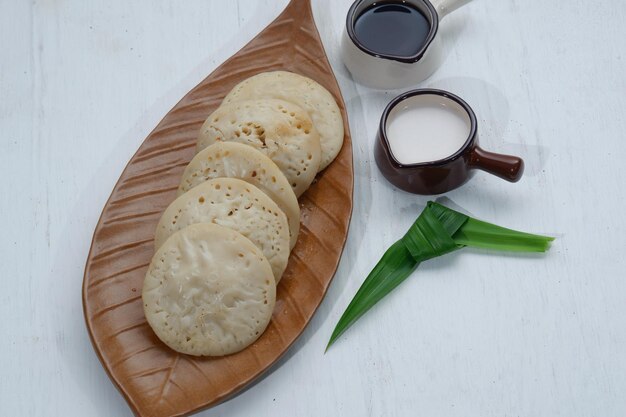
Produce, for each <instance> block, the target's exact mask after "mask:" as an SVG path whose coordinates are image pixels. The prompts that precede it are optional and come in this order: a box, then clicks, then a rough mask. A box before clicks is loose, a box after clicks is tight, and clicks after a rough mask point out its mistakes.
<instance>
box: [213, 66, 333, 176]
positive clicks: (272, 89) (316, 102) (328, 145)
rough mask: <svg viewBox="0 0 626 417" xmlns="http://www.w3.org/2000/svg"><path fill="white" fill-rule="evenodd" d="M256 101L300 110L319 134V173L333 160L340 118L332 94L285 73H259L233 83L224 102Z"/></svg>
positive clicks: (308, 80) (300, 76)
mask: <svg viewBox="0 0 626 417" xmlns="http://www.w3.org/2000/svg"><path fill="white" fill-rule="evenodd" d="M259 98H277V99H281V100H285V101H289V102H292V103H295V104H297V105H298V106H300V107H302V108H303V109H304V110H305V111H306V112H307V113H308V114H309V116H311V120H313V125H314V126H315V128H316V129H317V131H318V132H319V135H320V145H321V147H322V160H321V162H320V167H319V170H320V171H321V170H323V169H324V168H326V167H327V166H328V165H330V163H331V162H332V161H333V160H334V159H335V157H336V156H337V154H338V153H339V151H340V150H341V146H342V145H343V135H344V131H343V119H342V116H341V111H340V110H339V106H337V102H336V101H335V99H334V98H333V96H332V94H330V92H328V90H326V89H325V88H324V87H322V86H321V85H320V84H318V83H317V82H315V81H313V80H312V79H310V78H307V77H304V76H302V75H298V74H294V73H293V72H287V71H271V72H263V73H260V74H257V75H255V76H252V77H250V78H248V79H246V80H244V81H242V82H241V83H239V84H237V85H236V86H235V87H234V88H233V89H232V90H231V92H230V93H228V95H227V96H226V98H225V99H224V103H232V102H236V101H242V100H251V99H259Z"/></svg>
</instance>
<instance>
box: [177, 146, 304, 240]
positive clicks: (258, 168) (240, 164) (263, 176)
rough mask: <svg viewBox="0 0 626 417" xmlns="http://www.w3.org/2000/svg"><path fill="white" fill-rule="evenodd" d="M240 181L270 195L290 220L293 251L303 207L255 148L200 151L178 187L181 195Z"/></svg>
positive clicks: (273, 166) (272, 165) (222, 147)
mask: <svg viewBox="0 0 626 417" xmlns="http://www.w3.org/2000/svg"><path fill="white" fill-rule="evenodd" d="M220 177H229V178H239V179H240V180H244V181H246V182H248V183H250V184H252V185H254V186H256V187H258V188H259V189H260V190H261V191H263V192H264V193H265V194H267V195H268V196H269V197H270V198H271V199H272V200H274V202H275V203H276V204H277V205H278V207H280V209H281V210H282V211H283V213H285V215H286V216H287V222H288V223H289V237H290V243H289V249H293V247H294V246H295V244H296V241H297V240H298V231H299V230H300V206H299V205H298V199H297V198H296V195H295V194H294V192H293V190H292V189H291V186H290V185H289V182H288V181H287V178H285V175H284V174H283V173H282V172H281V171H280V169H278V166H276V164H275V163H274V162H272V160H271V159H269V158H268V157H267V156H265V155H264V154H263V153H261V152H260V151H258V150H256V149H255V148H253V147H252V146H248V145H243V144H241V143H237V142H216V143H214V144H213V145H211V146H209V147H208V148H205V149H203V150H202V151H200V152H199V153H198V154H197V155H196V156H195V157H194V158H193V159H192V160H191V162H190V163H189V165H187V168H185V172H184V173H183V178H182V180H181V181H180V186H179V187H178V195H181V194H183V193H185V192H187V191H189V190H190V189H192V188H193V187H195V186H197V185H199V184H202V183H203V182H204V181H206V180H209V179H213V178H220Z"/></svg>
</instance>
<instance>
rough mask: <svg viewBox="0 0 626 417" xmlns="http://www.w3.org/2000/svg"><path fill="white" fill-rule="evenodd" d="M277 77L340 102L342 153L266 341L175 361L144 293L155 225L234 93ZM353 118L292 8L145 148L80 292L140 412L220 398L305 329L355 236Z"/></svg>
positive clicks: (315, 206)
mask: <svg viewBox="0 0 626 417" xmlns="http://www.w3.org/2000/svg"><path fill="white" fill-rule="evenodd" d="M278 69H282V70H288V71H292V72H296V73H299V74H302V75H305V76H308V77H310V78H312V79H314V80H316V81H318V82H319V83H320V84H322V85H324V86H325V87H326V88H327V89H329V91H331V93H332V94H333V95H334V96H335V98H336V100H337V102H338V103H339V105H340V109H341V111H342V113H343V117H344V124H345V126H344V127H345V132H346V134H345V138H344V145H343V148H342V151H341V153H340V154H339V156H338V157H337V159H336V160H335V162H333V163H332V164H331V166H330V167H329V168H327V169H326V170H325V171H323V172H322V173H320V174H318V176H317V178H316V181H315V183H314V184H313V185H312V187H311V188H310V189H309V190H308V191H307V192H306V193H305V194H304V195H303V196H302V197H301V198H300V204H301V222H302V225H301V230H300V237H299V239H298V242H297V244H296V246H295V248H294V250H293V252H292V254H291V257H290V260H289V264H288V266H287V269H286V271H285V273H284V276H283V279H282V280H281V283H280V285H279V286H278V291H277V301H276V308H275V310H274V314H273V317H272V321H271V323H270V325H269V326H268V328H267V330H266V331H265V333H264V334H263V335H262V336H261V338H259V340H257V341H256V342H255V343H254V344H253V345H251V346H250V347H249V348H247V349H245V350H243V351H241V352H239V353H237V354H234V355H229V356H226V357H223V358H196V357H191V356H187V355H181V354H178V353H176V352H174V351H172V350H171V349H169V348H168V347H166V346H165V345H164V344H162V343H161V342H160V341H159V340H158V338H157V337H156V336H155V335H154V333H153V332H152V330H151V329H150V327H149V326H148V324H147V322H146V320H145V317H144V314H143V306H142V301H141V286H142V282H143V278H144V275H145V272H146V269H147V266H148V264H149V262H150V259H151V258H152V255H153V253H154V247H153V238H154V231H155V227H156V224H157V222H158V220H159V217H160V214H161V213H162V211H163V210H164V209H165V208H166V207H167V205H168V204H169V203H170V202H171V201H173V200H174V198H175V196H176V188H177V186H178V183H179V181H180V176H181V174H182V172H183V169H184V167H185V165H186V164H187V163H188V162H189V161H190V160H191V158H192V157H193V155H194V148H195V140H196V136H197V132H198V129H199V128H200V126H201V125H202V123H203V122H204V120H205V119H206V117H207V116H208V115H209V114H210V113H211V112H212V111H213V110H214V109H215V108H216V107H217V106H218V105H219V103H220V102H221V100H222V98H223V97H224V96H225V95H226V94H227V93H228V91H230V89H231V88H232V87H233V86H234V85H235V84H237V83H238V82H240V81H241V80H243V79H245V78H247V77H249V76H252V75H254V74H257V73H259V72H263V71H271V70H278ZM346 121H347V115H346V114H345V105H344V104H343V100H342V98H341V93H340V91H339V87H338V85H337V83H336V81H335V79H334V76H333V72H332V69H331V67H330V65H329V63H328V61H327V58H326V56H325V53H324V49H323V46H322V44H321V41H320V39H319V35H318V33H317V29H316V27H315V23H314V21H313V16H312V12H311V8H310V4H309V1H308V0H293V1H292V2H291V3H290V4H289V5H288V7H287V8H286V9H285V11H284V12H283V13H282V14H281V15H280V16H279V17H278V18H277V19H276V20H275V21H274V22H273V23H272V24H271V25H270V26H268V27H267V28H266V29H265V30H263V32H262V33H261V34H259V35H258V36H257V37H256V38H255V39H253V40H252V41H251V42H250V43H249V44H248V45H246V46H245V47H244V48H243V49H242V50H241V51H240V52H238V53H237V54H236V55H234V56H233V57H232V58H230V59H229V60H228V61H226V62H225V63H224V64H223V65H221V66H220V67H219V68H218V69H216V70H215V71H214V72H213V73H212V74H211V75H210V76H208V77H207V78H206V79H205V80H203V81H202V82H201V83H200V84H199V85H198V86H196V87H195V88H194V89H193V90H191V91H190V92H189V93H188V94H187V95H186V96H185V97H184V98H183V99H182V100H181V101H180V102H179V103H178V104H177V105H176V106H175V107H174V108H173V109H172V110H171V111H170V112H169V113H168V114H167V115H166V116H165V118H164V119H163V120H162V121H161V122H160V123H159V125H158V126H157V127H156V128H155V129H154V131H153V132H152V133H151V134H150V135H149V136H148V138H147V139H146V140H145V141H144V143H143V144H142V145H141V147H140V148H139V150H138V151H137V153H136V154H135V156H134V157H133V158H132V159H131V161H130V162H129V164H128V166H127V167H126V169H125V170H124V172H123V174H122V176H121V177H120V179H119V181H118V183H117V185H116V186H115V188H114V190H113V192H112V194H111V196H110V198H109V201H108V202H107V204H106V206H105V208H104V210H103V212H102V215H101V218H100V221H99V222H98V225H97V227H96V230H95V233H94V237H93V242H92V247H91V251H90V253H89V256H88V259H87V265H86V268H85V277H84V283H83V303H84V314H85V319H86V322H87V327H88V329H89V332H90V336H91V339H92V343H93V345H94V347H95V349H96V351H97V353H98V356H99V357H100V360H101V362H102V364H103V366H104V367H105V369H106V371H107V373H108V374H109V376H110V378H111V379H112V381H113V382H114V383H115V385H116V386H117V387H118V388H119V390H120V391H121V393H122V394H123V395H124V397H125V398H126V399H127V401H128V403H129V405H130V407H131V408H132V410H133V411H134V412H135V414H136V415H138V416H142V417H171V416H182V415H187V414H189V413H192V412H194V411H197V410H199V409H202V408H206V407H209V406H212V405H215V404H217V403H219V402H221V401H223V400H224V399H226V398H227V397H229V396H231V395H233V394H235V393H236V392H237V391H239V390H241V389H242V388H243V387H245V386H246V385H247V384H249V383H250V382H251V381H253V380H254V379H255V378H256V377H258V376H259V375H260V374H261V373H263V372H264V371H266V370H267V369H268V368H269V367H270V366H271V365H272V364H273V363H275V362H276V360H277V359H278V358H279V357H280V356H281V355H282V354H283V353H285V352H286V350H287V349H288V348H289V347H290V346H291V344H292V343H293V342H294V341H295V340H296V338H297V337H298V336H299V335H300V334H301V332H302V331H303V330H304V328H305V326H306V325H307V323H308V322H309V321H310V320H311V318H312V316H313V314H314V312H315V310H316V309H317V307H318V306H319V304H320V303H321V301H322V298H323V297H324V294H325V293H326V290H327V288H328V285H329V284H330V281H331V279H332V277H333V275H334V273H335V270H336V268H337V265H338V262H339V259H340V257H341V252H342V249H343V245H344V243H345V240H346V237H347V232H348V225H349V221H350V216H351V212H352V187H353V179H352V175H353V174H352V148H351V142H350V135H349V130H348V125H347V122H346Z"/></svg>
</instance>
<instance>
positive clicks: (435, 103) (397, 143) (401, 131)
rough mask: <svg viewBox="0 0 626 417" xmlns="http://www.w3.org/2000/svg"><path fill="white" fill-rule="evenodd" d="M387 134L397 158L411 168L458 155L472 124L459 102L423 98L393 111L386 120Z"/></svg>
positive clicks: (418, 97)
mask: <svg viewBox="0 0 626 417" xmlns="http://www.w3.org/2000/svg"><path fill="white" fill-rule="evenodd" d="M386 130H387V139H388V141H389V146H390V148H391V153H392V154H393V156H394V158H395V159H396V160H397V161H398V162H399V163H401V164H405V165H409V164H418V163H423V162H431V161H438V160H440V159H444V158H447V157H448V156H451V155H453V154H455V153H456V152H457V151H458V150H459V149H461V147H463V145H464V144H465V142H466V141H467V139H468V138H469V135H470V130H471V122H470V118H469V115H468V114H467V112H466V111H465V110H464V109H463V107H461V106H460V105H459V104H458V103H457V102H455V101H453V100H451V99H448V98H446V97H443V96H439V95H435V94H422V95H417V96H413V97H409V98H407V99H406V100H404V101H402V102H400V103H399V104H398V105H397V106H396V107H394V108H393V110H392V111H391V112H390V114H389V117H388V118H387V126H386Z"/></svg>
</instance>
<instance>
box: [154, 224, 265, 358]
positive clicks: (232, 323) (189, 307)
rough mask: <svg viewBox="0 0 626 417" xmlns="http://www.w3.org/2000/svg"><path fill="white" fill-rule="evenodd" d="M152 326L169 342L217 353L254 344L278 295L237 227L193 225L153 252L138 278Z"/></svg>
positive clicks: (176, 346) (192, 351) (184, 348)
mask: <svg viewBox="0 0 626 417" xmlns="http://www.w3.org/2000/svg"><path fill="white" fill-rule="evenodd" d="M142 298H143V305H144V312H145V315H146V318H147V320H148V323H149V324H150V327H152V329H153V330H154V332H155V333H156V335H157V336H158V337H159V339H161V340H162V341H163V342H164V343H165V344H166V345H168V346H169V347H171V348H172V349H174V350H176V351H178V352H182V353H186V354H189V355H196V356H222V355H228V354H230V353H234V352H238V351H240V350H242V349H244V348H245V347H247V346H249V345H250V344H252V343H253V342H254V341H255V340H256V339H257V338H258V337H259V336H260V335H261V334H262V333H263V331H264V330H265V328H266V327H267V325H268V323H269V322H270V318H271V316H272V310H273V309H274V304H275V301H276V285H275V283H274V277H273V275H272V269H271V268H270V265H269V263H268V262H267V259H265V257H264V256H263V254H262V253H261V251H260V250H259V249H258V248H257V247H256V246H255V245H254V244H253V243H252V242H251V241H250V240H248V239H247V238H245V237H244V236H242V235H241V234H240V233H237V232H235V231H234V230H231V229H228V228H226V227H222V226H218V225H213V224H195V225H191V226H189V227H186V228H185V229H183V230H181V231H179V232H177V233H175V234H173V235H172V236H170V238H169V239H167V240H166V241H165V243H164V244H163V245H162V246H161V247H160V248H159V249H158V250H157V251H156V253H155V254H154V257H153V258H152V262H151V263H150V266H149V267H148V272H147V273H146V277H145V280H144V284H143V290H142Z"/></svg>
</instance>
